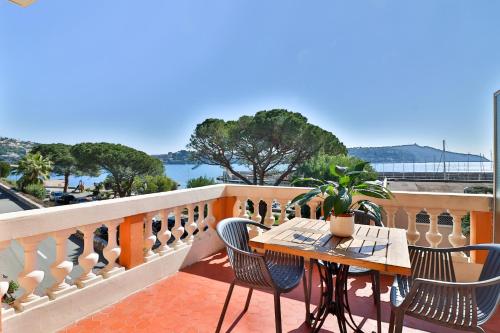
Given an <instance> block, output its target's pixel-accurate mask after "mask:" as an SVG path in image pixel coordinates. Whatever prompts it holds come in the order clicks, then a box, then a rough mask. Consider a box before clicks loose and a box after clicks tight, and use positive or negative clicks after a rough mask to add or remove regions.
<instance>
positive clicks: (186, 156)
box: [151, 149, 194, 164]
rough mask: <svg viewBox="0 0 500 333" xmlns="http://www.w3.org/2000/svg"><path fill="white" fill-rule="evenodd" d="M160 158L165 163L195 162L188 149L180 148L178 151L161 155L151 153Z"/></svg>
mask: <svg viewBox="0 0 500 333" xmlns="http://www.w3.org/2000/svg"><path fill="white" fill-rule="evenodd" d="M151 156H153V157H156V158H158V159H160V160H161V161H162V162H163V163H166V164H190V163H194V162H193V160H192V158H191V153H190V152H188V151H187V150H184V149H183V150H179V151H176V152H169V153H166V154H159V155H151Z"/></svg>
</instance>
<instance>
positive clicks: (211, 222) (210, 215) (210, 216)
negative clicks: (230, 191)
mask: <svg viewBox="0 0 500 333" xmlns="http://www.w3.org/2000/svg"><path fill="white" fill-rule="evenodd" d="M215 222H216V221H215V217H214V200H210V201H209V202H207V217H206V218H205V223H206V224H207V225H208V226H209V227H210V228H212V229H215V225H216V223H215Z"/></svg>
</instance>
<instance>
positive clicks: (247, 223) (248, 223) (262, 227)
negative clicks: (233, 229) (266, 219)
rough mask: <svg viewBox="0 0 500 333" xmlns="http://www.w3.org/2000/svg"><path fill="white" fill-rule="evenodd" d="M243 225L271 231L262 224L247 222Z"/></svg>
mask: <svg viewBox="0 0 500 333" xmlns="http://www.w3.org/2000/svg"><path fill="white" fill-rule="evenodd" d="M245 224H246V225H253V226H256V227H258V228H261V229H264V230H271V228H269V227H268V226H267V225H264V224H262V223H257V222H254V221H248V222H245Z"/></svg>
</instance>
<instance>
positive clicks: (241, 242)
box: [216, 218, 307, 332]
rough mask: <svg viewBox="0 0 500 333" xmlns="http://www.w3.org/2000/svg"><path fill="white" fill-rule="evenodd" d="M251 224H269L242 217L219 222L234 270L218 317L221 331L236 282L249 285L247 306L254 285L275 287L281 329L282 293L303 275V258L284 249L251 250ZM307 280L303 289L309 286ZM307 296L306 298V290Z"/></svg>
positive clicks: (218, 231)
mask: <svg viewBox="0 0 500 333" xmlns="http://www.w3.org/2000/svg"><path fill="white" fill-rule="evenodd" d="M249 225H253V226H257V227H259V228H262V229H265V230H269V228H268V227H266V226H264V225H262V224H260V223H256V222H253V221H251V220H247V219H242V218H228V219H225V220H222V221H221V222H219V223H218V224H217V233H218V234H219V236H220V238H221V239H222V241H223V242H224V243H225V245H226V249H227V256H228V257H229V262H230V263H231V266H232V268H233V271H234V276H235V278H234V280H233V281H232V282H231V286H230V287H229V291H228V293H227V297H226V301H225V302H224V308H223V309H222V313H221V315H220V318H219V323H218V325H217V330H216V332H220V330H221V327H222V323H223V321H224V316H225V314H226V310H227V307H228V305H229V300H230V299H231V295H232V293H233V289H234V285H235V284H238V285H240V286H243V287H247V288H249V291H248V296H247V300H246V303H245V308H244V309H243V312H246V311H247V309H248V306H249V304H250V299H251V297H252V292H253V289H260V290H266V291H272V292H273V294H274V312H275V321H276V332H281V306H280V294H282V293H287V292H289V291H291V290H292V289H294V288H295V287H296V286H297V285H298V284H299V283H300V280H301V279H302V278H303V275H304V259H303V258H302V257H297V256H293V255H288V254H284V253H278V252H272V251H266V253H265V254H259V253H255V252H252V250H251V249H250V246H249V245H248V240H249V237H248V229H247V227H248V226H249ZM302 280H303V281H304V291H306V290H307V286H306V283H305V279H302ZM305 294H306V296H305V297H306V298H307V293H306V292H305Z"/></svg>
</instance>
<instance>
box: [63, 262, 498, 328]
mask: <svg viewBox="0 0 500 333" xmlns="http://www.w3.org/2000/svg"><path fill="white" fill-rule="evenodd" d="M231 279H232V272H231V269H230V267H229V264H228V262H227V257H226V256H225V253H218V254H215V255H213V256H211V257H208V258H206V259H205V260H203V261H200V262H198V263H196V264H195V265H192V266H190V267H187V268H186V269H184V270H182V271H181V272H179V273H177V274H175V275H174V276H172V277H169V278H167V279H164V280H162V281H159V282H158V283H156V284H155V285H153V286H151V287H149V288H146V289H144V290H142V291H140V292H138V293H136V294H134V295H132V296H129V297H127V298H126V299H124V300H123V301H121V302H119V303H117V304H115V305H112V306H109V307H108V308H106V309H104V310H102V311H100V312H99V313H97V314H95V315H92V316H90V317H87V318H85V319H83V320H80V321H79V322H77V323H76V324H74V325H72V326H70V327H67V328H66V329H65V330H63V332H71V333H76V332H93V333H96V332H103V333H104V332H116V333H118V332H137V333H138V332H148V333H152V332H176V333H177V332H178V333H181V332H199V333H202V332H203V333H204V332H214V331H215V327H216V326H217V321H218V319H219V314H220V311H221V309H222V306H223V303H224V299H225V297H226V293H227V290H228V287H229V283H230V281H231ZM391 280H392V279H391V278H390V277H384V276H382V285H383V289H382V293H383V294H382V301H383V308H382V320H383V323H382V330H383V331H384V332H387V329H388V321H389V314H390V310H389V309H390V308H389V303H388V301H389V293H388V291H389V285H390V284H391V282H392V281H391ZM368 281H369V278H368V279H366V278H358V279H356V280H350V283H349V284H350V290H349V292H350V300H351V308H352V309H353V313H354V315H355V319H356V320H357V322H361V323H362V327H363V330H364V331H365V332H371V331H376V320H375V318H376V317H375V314H376V313H375V307H374V306H373V302H372V298H371V284H370V282H368ZM246 295H247V290H246V289H245V288H242V287H236V288H235V290H234V292H233V297H232V299H231V303H230V305H229V308H228V311H227V314H226V318H225V321H224V325H223V329H222V330H223V332H226V331H228V330H230V329H231V328H232V330H231V331H232V332H252V333H257V332H273V331H274V312H273V311H274V310H273V309H274V305H273V296H272V295H271V294H268V293H265V292H260V291H255V292H254V294H253V297H252V301H251V303H250V307H249V309H248V312H247V313H246V314H244V315H243V316H242V317H241V318H239V320H238V317H239V314H240V312H241V310H242V309H243V305H244V303H245V299H246ZM313 304H317V303H316V300H315V299H313ZM281 307H282V310H281V313H282V321H283V331H284V332H294V333H299V332H309V329H308V327H307V326H306V325H305V324H304V303H303V292H302V286H301V285H300V286H299V288H297V289H295V290H294V291H293V292H291V293H289V294H285V295H283V296H282V299H281ZM499 327H500V315H498V314H497V315H496V316H495V317H494V318H493V320H491V321H490V322H489V324H488V326H487V327H486V331H487V332H500V328H499ZM322 332H338V328H337V326H336V320H335V318H334V317H332V316H329V317H328V319H327V321H326V322H325V325H324V326H323V330H322ZM404 332H408V333H410V332H440V333H441V332H442V333H451V332H455V331H453V330H449V329H445V328H443V327H440V326H435V325H432V324H429V323H427V322H425V321H421V320H417V319H413V318H409V317H407V318H406V320H405V330H404Z"/></svg>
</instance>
